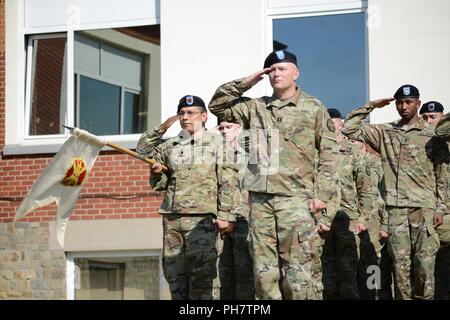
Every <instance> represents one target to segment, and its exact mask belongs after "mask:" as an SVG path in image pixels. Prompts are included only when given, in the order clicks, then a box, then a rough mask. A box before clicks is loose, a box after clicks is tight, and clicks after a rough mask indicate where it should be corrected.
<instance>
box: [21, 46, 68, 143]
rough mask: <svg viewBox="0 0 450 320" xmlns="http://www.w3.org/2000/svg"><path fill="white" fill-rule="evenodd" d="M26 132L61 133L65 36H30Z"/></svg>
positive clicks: (63, 107) (64, 80) (33, 133)
mask: <svg viewBox="0 0 450 320" xmlns="http://www.w3.org/2000/svg"><path fill="white" fill-rule="evenodd" d="M33 48H34V61H33V62H34V63H33V79H32V89H31V90H32V91H31V113H30V116H31V119H30V128H29V131H28V132H29V134H30V135H47V134H60V133H64V128H62V127H61V125H62V124H63V123H64V117H65V109H66V99H65V84H66V79H65V78H66V77H65V74H66V64H65V51H66V38H52V39H35V40H33Z"/></svg>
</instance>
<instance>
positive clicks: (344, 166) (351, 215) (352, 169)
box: [335, 139, 371, 223]
mask: <svg viewBox="0 0 450 320" xmlns="http://www.w3.org/2000/svg"><path fill="white" fill-rule="evenodd" d="M338 159H339V160H338V161H337V164H338V167H337V168H338V174H339V183H340V194H341V197H340V198H341V201H340V206H339V211H338V212H337V214H336V216H335V217H336V218H346V219H352V220H359V222H361V223H366V222H367V221H368V219H369V216H370V213H371V212H370V210H369V208H368V207H367V206H365V205H362V204H364V203H365V202H368V201H370V200H371V197H370V191H371V190H370V188H371V181H370V175H368V174H367V171H366V164H365V154H364V152H363V151H362V150H361V149H360V148H359V146H357V145H356V144H354V143H352V142H351V141H349V140H348V139H344V140H342V141H341V142H339V158H338Z"/></svg>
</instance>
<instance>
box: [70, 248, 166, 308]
mask: <svg viewBox="0 0 450 320" xmlns="http://www.w3.org/2000/svg"><path fill="white" fill-rule="evenodd" d="M75 270H76V272H75V299H77V300H90V299H95V300H105V299H108V300H155V299H159V279H160V275H159V259H158V257H124V258H76V259H75Z"/></svg>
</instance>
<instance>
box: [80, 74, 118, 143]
mask: <svg viewBox="0 0 450 320" xmlns="http://www.w3.org/2000/svg"><path fill="white" fill-rule="evenodd" d="M77 127H79V128H80V129H84V130H87V131H89V132H91V133H93V134H96V135H111V134H119V133H120V87H119V86H115V85H112V84H109V83H106V82H103V81H99V80H95V79H92V78H89V77H85V76H80V92H79V124H78V125H77Z"/></svg>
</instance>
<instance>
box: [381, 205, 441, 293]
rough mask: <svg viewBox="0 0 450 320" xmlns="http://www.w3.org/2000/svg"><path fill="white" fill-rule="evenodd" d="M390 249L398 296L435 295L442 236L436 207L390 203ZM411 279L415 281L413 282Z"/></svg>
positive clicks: (388, 208) (388, 209) (388, 210)
mask: <svg viewBox="0 0 450 320" xmlns="http://www.w3.org/2000/svg"><path fill="white" fill-rule="evenodd" d="M386 210H387V212H388V215H389V242H388V245H389V253H390V255H391V257H392V260H393V264H394V275H395V298H396V299H398V300H407V299H413V298H415V299H432V298H433V296H434V286H435V279H434V268H435V257H436V252H437V251H438V249H439V236H438V234H437V233H436V230H435V229H434V228H433V215H434V213H435V210H433V209H428V208H399V207H390V206H387V207H386ZM411 281H412V282H413V285H411Z"/></svg>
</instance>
